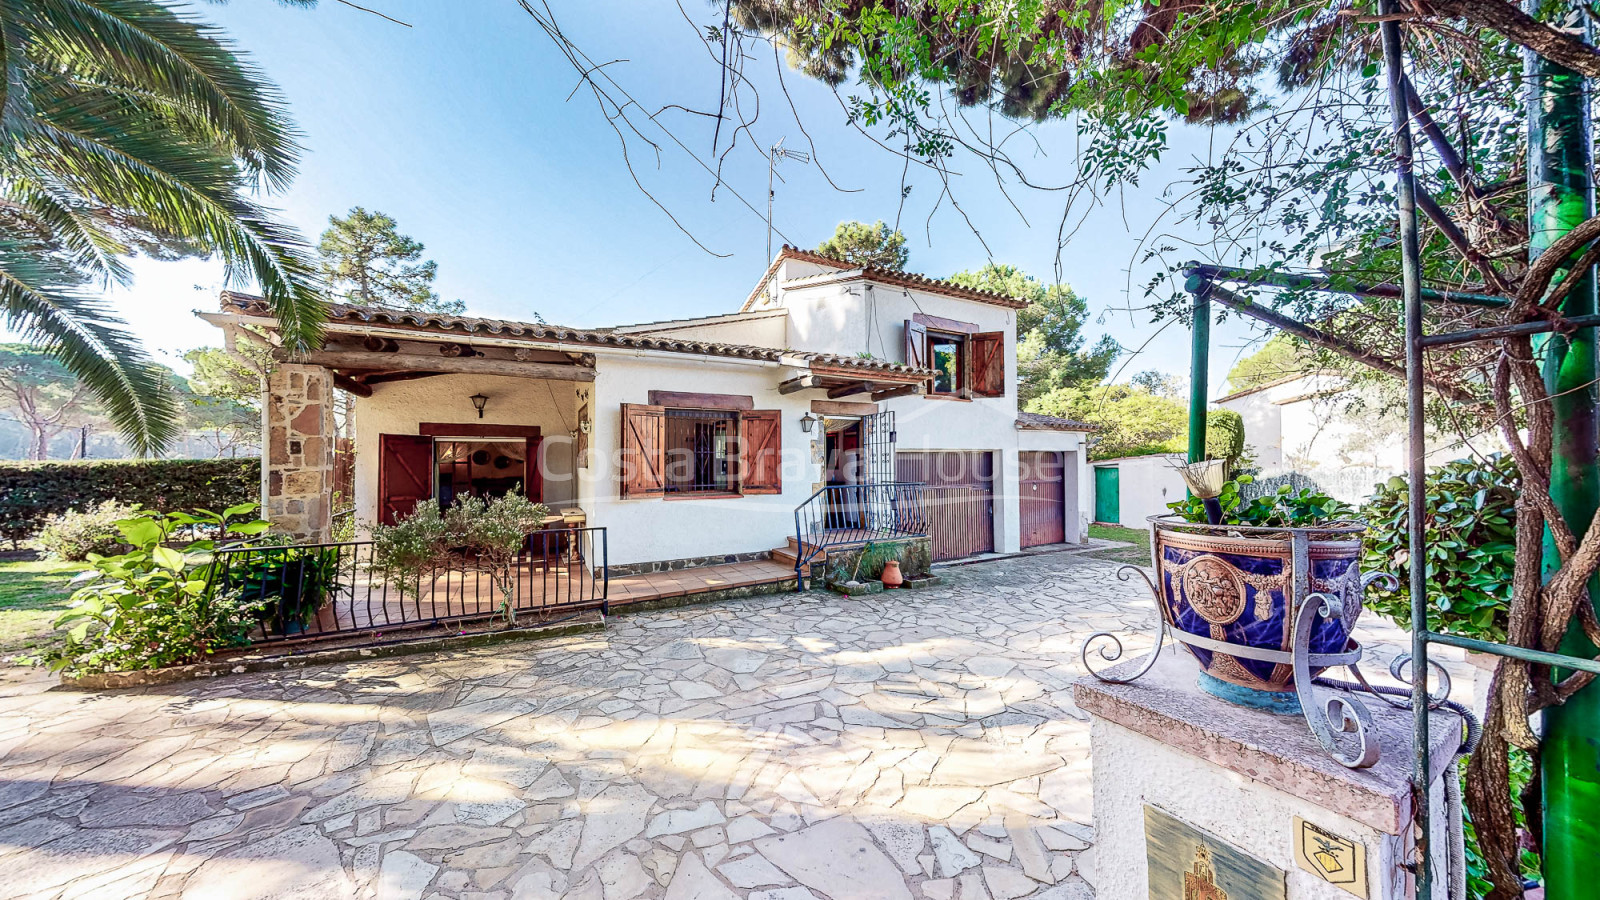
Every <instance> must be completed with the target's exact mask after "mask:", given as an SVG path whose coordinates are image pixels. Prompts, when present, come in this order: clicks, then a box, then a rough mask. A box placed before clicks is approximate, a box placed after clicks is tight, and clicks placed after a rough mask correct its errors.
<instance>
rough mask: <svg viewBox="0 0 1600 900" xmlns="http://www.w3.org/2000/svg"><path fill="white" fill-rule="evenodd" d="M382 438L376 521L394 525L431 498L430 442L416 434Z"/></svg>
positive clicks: (431, 467) (431, 448)
mask: <svg viewBox="0 0 1600 900" xmlns="http://www.w3.org/2000/svg"><path fill="white" fill-rule="evenodd" d="M381 437H382V439H383V440H382V444H383V453H382V455H381V456H379V457H378V521H379V522H381V523H382V524H384V525H393V524H395V523H396V522H397V521H399V520H400V519H402V518H404V517H406V516H409V515H411V511H412V510H413V509H416V508H417V503H418V502H419V501H422V500H426V499H428V498H429V497H432V496H433V438H431V437H428V436H425V435H415V434H385V435H381Z"/></svg>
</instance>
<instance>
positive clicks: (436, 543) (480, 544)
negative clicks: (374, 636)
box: [372, 492, 550, 625]
mask: <svg viewBox="0 0 1600 900" xmlns="http://www.w3.org/2000/svg"><path fill="white" fill-rule="evenodd" d="M549 514H550V511H549V510H548V509H547V508H546V507H545V505H544V504H543V503H534V502H533V501H531V500H529V499H528V498H527V497H524V496H523V495H522V494H520V493H516V492H512V493H509V494H504V495H502V496H499V497H495V498H494V499H492V500H484V499H483V498H481V497H460V498H457V500H456V502H455V505H453V506H451V507H450V508H449V509H447V510H443V511H441V510H440V509H439V501H437V500H424V501H422V502H421V503H418V504H417V508H416V509H415V510H414V511H413V512H412V513H411V515H409V516H407V517H405V518H404V519H401V520H400V521H399V522H398V523H396V524H394V525H387V526H386V525H380V526H378V527H376V528H374V529H373V532H372V554H373V559H374V564H375V565H376V566H378V567H379V568H381V569H385V570H387V571H389V572H393V573H395V574H396V575H398V576H400V581H401V583H402V584H405V583H406V582H410V583H411V584H414V585H416V588H415V589H417V590H420V588H421V579H422V573H423V572H424V571H427V570H429V569H432V568H434V567H449V566H451V565H456V566H469V567H472V568H476V569H478V570H480V571H482V572H484V573H485V574H487V575H488V576H489V580H490V581H491V582H493V584H494V586H495V588H496V589H498V590H499V591H500V597H501V602H500V611H501V614H502V615H504V616H505V620H506V623H507V624H508V625H515V624H516V621H517V613H516V606H515V604H514V603H513V602H512V597H513V591H514V588H515V583H514V581H513V578H514V570H513V567H514V566H515V565H516V561H517V556H518V555H519V554H520V553H521V552H522V548H523V547H524V546H525V544H526V542H527V539H528V535H529V534H530V533H532V532H533V531H536V530H537V529H538V528H539V526H540V525H543V524H544V520H545V517H546V516H547V515H549Z"/></svg>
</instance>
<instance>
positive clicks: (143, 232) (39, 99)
mask: <svg viewBox="0 0 1600 900" xmlns="http://www.w3.org/2000/svg"><path fill="white" fill-rule="evenodd" d="M289 3H290V4H291V5H308V4H306V3H305V2H304V0H289ZM0 67H3V69H4V73H3V74H4V79H3V81H0V313H3V315H4V317H5V321H6V324H7V325H8V326H9V327H11V328H12V329H15V330H18V331H21V332H23V333H24V334H25V335H26V336H27V338H28V339H29V340H30V341H32V342H34V343H36V344H39V345H42V346H43V347H45V348H46V349H47V350H48V351H49V352H50V353H52V354H53V355H55V356H56V357H57V358H59V359H60V360H61V361H62V362H63V363H64V364H65V365H66V366H67V367H68V368H69V369H70V370H71V371H72V372H73V373H74V374H75V375H77V376H78V377H79V378H80V379H82V380H83V382H84V383H85V384H87V385H88V386H89V388H90V390H91V391H93V392H94V394H95V395H96V396H97V397H98V398H99V399H100V401H101V402H102V403H103V405H104V407H105V409H106V411H107V412H108V414H109V416H110V418H111V419H112V421H113V422H114V423H115V424H116V425H117V427H118V428H120V429H121V430H122V431H123V432H124V433H125V434H126V435H127V437H128V440H129V443H130V444H131V445H132V446H133V447H134V448H135V449H136V450H138V451H139V452H141V453H154V452H158V451H159V450H160V449H161V448H162V447H164V446H166V444H167V443H168V442H169V441H170V440H171V439H172V438H173V436H174V434H175V432H176V430H177V427H178V426H177V422H178V416H177V405H176V403H175V402H174V399H173V395H172V392H171V391H170V389H169V387H168V385H167V381H166V377H165V375H164V374H163V373H162V372H161V371H160V370H159V369H157V368H156V367H155V366H154V365H153V364H152V363H151V361H150V360H149V358H148V357H147V356H146V355H145V354H144V352H143V351H142V350H141V349H140V347H139V345H138V342H137V341H136V340H135V339H134V338H132V337H131V336H130V335H128V334H127V333H126V332H125V331H124V330H123V328H122V324H123V323H122V322H121V320H119V319H117V318H116V317H115V316H113V315H112V314H111V312H110V310H109V309H108V308H107V307H106V305H105V304H104V302H103V301H102V300H100V299H98V297H97V295H98V294H99V293H100V290H101V289H103V288H105V287H108V286H109V285H111V284H113V283H127V281H128V280H129V271H128V268H127V265H126V260H127V258H128V257H130V256H131V255H132V254H134V253H136V252H146V253H151V254H155V255H171V254H174V253H188V254H193V253H199V254H215V255H217V256H219V257H220V258H221V259H222V260H223V261H224V262H225V263H226V264H227V274H228V279H229V281H230V282H231V283H239V282H245V281H249V280H254V281H255V282H256V284H257V285H258V288H259V290H260V291H261V293H262V294H263V295H264V296H265V297H266V298H267V300H268V301H269V302H270V303H271V305H272V309H273V312H274V314H275V315H276V317H277V318H278V321H279V323H280V325H281V328H282V333H283V335H284V338H285V341H286V343H287V344H288V345H290V347H291V348H295V349H297V348H300V347H305V346H308V345H310V344H312V343H313V342H314V341H315V340H316V339H317V338H318V336H319V334H320V327H321V326H320V322H321V318H322V314H323V313H322V299H321V297H322V286H321V282H320V280H319V279H318V276H317V273H316V266H315V263H314V262H313V260H312V258H311V255H310V252H309V248H308V247H307V245H306V244H305V243H304V241H303V240H302V239H301V238H300V237H299V236H298V235H297V234H295V233H294V232H293V231H292V230H291V229H289V228H287V227H285V226H282V225H279V224H277V223H276V222H274V221H273V218H272V215H271V213H270V211H269V210H267V209H265V208H263V207H262V206H260V205H259V204H258V203H256V202H255V201H254V200H252V199H251V196H252V195H253V194H254V193H255V191H257V190H258V189H261V188H266V189H268V190H274V189H281V188H283V187H285V186H286V185H287V184H288V182H289V180H290V179H291V178H292V177H293V175H294V171H295V165H296V162H297V160H298V156H299V147H298V146H297V143H296V135H295V132H294V129H293V126H292V125H291V123H290V122H289V120H288V117H287V115H286V113H285V110H284V102H283V99H282V97H281V96H280V95H279V94H278V92H277V90H276V89H275V88H274V87H273V86H272V85H271V84H269V83H268V82H267V81H266V80H265V79H264V78H263V77H262V75H261V73H260V72H259V71H258V70H257V69H256V68H255V67H254V66H252V65H251V64H250V63H249V62H248V61H247V60H246V59H245V58H244V57H243V55H242V54H240V53H239V52H237V51H236V50H235V49H234V47H233V44H232V42H231V41H229V40H227V39H226V38H224V37H223V35H222V34H221V33H220V31H219V30H218V29H216V28H215V27H213V26H210V25H207V24H205V23H203V22H200V21H197V20H195V19H193V18H191V17H189V16H188V15H187V14H184V13H180V12H178V11H175V10H174V9H172V8H169V7H168V6H166V5H164V4H163V3H159V2H155V0H0Z"/></svg>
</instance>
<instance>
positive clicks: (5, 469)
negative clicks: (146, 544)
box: [0, 459, 261, 547]
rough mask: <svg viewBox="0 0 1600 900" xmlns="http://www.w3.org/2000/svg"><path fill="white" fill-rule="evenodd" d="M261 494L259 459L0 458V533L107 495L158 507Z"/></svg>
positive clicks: (224, 502) (230, 502) (18, 537)
mask: <svg viewBox="0 0 1600 900" xmlns="http://www.w3.org/2000/svg"><path fill="white" fill-rule="evenodd" d="M260 494H261V461H260V460H259V459H126V460H124V459H116V460H111V459H106V460H101V459H96V460H80V461H71V462H5V463H0V538H3V539H5V540H7V541H10V542H11V543H12V546H13V547H15V546H16V544H17V543H18V542H20V541H24V540H27V539H28V538H31V537H33V536H34V535H35V534H37V533H38V531H39V529H41V528H43V527H44V526H45V524H46V522H47V521H48V520H49V518H50V517H51V516H56V515H61V514H63V513H67V512H70V511H72V510H75V509H78V510H82V509H88V508H90V507H92V506H96V505H98V504H100V503H103V502H105V501H107V500H114V501H116V502H118V503H122V504H126V505H128V506H137V507H140V508H143V509H149V510H155V511H158V512H173V511H177V510H179V509H194V508H196V507H199V508H203V509H225V508H227V507H230V506H236V505H238V504H241V503H249V502H254V501H256V500H258V499H260Z"/></svg>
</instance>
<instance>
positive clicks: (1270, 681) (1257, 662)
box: [1151, 519, 1362, 712]
mask: <svg viewBox="0 0 1600 900" xmlns="http://www.w3.org/2000/svg"><path fill="white" fill-rule="evenodd" d="M1360 529H1361V526H1360V525H1359V523H1348V524H1347V523H1340V524H1339V525H1337V526H1329V527H1328V528H1325V529H1288V528H1279V529H1267V528H1260V529H1250V528H1238V527H1236V526H1234V527H1230V526H1225V525H1223V526H1211V525H1191V524H1187V523H1182V522H1177V521H1174V520H1170V519H1168V520H1161V519H1153V520H1152V521H1151V531H1152V537H1153V538H1154V542H1155V548H1156V553H1155V556H1156V565H1157V584H1158V586H1159V589H1160V594H1161V601H1162V610H1161V612H1162V615H1163V616H1164V617H1165V618H1166V620H1167V625H1168V626H1169V627H1170V628H1171V629H1172V630H1173V631H1174V632H1175V634H1174V637H1176V638H1177V639H1178V640H1179V641H1182V642H1183V643H1184V644H1185V645H1186V646H1187V647H1188V649H1189V651H1190V652H1191V653H1192V654H1193V655H1194V657H1195V659H1197V660H1198V661H1199V662H1200V669H1201V675H1200V686H1201V688H1202V689H1204V690H1206V691H1207V692H1208V693H1211V694H1214V695H1216V696H1219V697H1221V698H1223V699H1225V700H1229V701H1232V702H1235V703H1242V704H1244V705H1248V706H1255V707H1260V708H1265V709H1274V710H1278V711H1281V712H1296V711H1298V709H1299V703H1298V702H1297V700H1296V698H1295V693H1294V691H1295V680H1294V666H1293V665H1292V664H1291V663H1290V662H1289V661H1288V660H1287V659H1286V658H1282V657H1284V656H1286V655H1287V654H1291V653H1293V652H1294V650H1295V649H1296V638H1297V637H1299V635H1297V634H1296V627H1297V621H1304V622H1305V623H1306V625H1305V626H1304V628H1305V630H1306V632H1307V636H1306V638H1305V639H1304V640H1303V641H1302V642H1301V643H1303V644H1305V645H1306V651H1307V652H1309V654H1311V656H1309V657H1308V659H1312V658H1313V657H1320V659H1317V660H1314V661H1313V663H1312V665H1311V666H1310V668H1309V671H1310V673H1311V674H1312V676H1315V675H1316V674H1317V673H1319V672H1321V671H1322V670H1323V669H1324V668H1327V667H1328V666H1329V665H1333V664H1343V663H1335V662H1333V661H1332V660H1331V659H1330V657H1332V656H1333V655H1335V654H1347V653H1351V652H1355V651H1357V650H1358V647H1357V646H1356V645H1355V643H1354V642H1353V641H1351V639H1350V630H1351V629H1352V628H1353V627H1354V626H1355V623H1356V619H1357V618H1358V617H1359V616H1360V615H1361V608H1362V578H1361V570H1360V560H1361V539H1360ZM1296 544H1298V545H1299V552H1298V553H1297V552H1296ZM1297 565H1298V566H1303V567H1304V569H1305V571H1304V572H1298V571H1297ZM1302 577H1303V581H1301V583H1300V585H1299V586H1298V588H1297V586H1296V581H1297V579H1300V578H1302ZM1297 592H1298V599H1297ZM1307 598H1309V599H1307ZM1324 598H1332V599H1333V600H1334V601H1335V602H1334V603H1332V604H1327V605H1326V610H1324V606H1325V604H1324V602H1323V599H1324ZM1308 604H1309V605H1310V607H1314V610H1313V609H1312V608H1308ZM1302 613H1303V615H1302ZM1325 613H1326V614H1325ZM1227 645H1236V646H1239V647H1241V648H1249V649H1251V650H1256V651H1276V653H1277V654H1278V655H1279V656H1280V659H1279V660H1271V659H1268V660H1263V659H1252V658H1248V657H1246V656H1242V655H1234V654H1231V653H1229V652H1227V650H1228V647H1227ZM1316 662H1321V663H1322V665H1320V666H1319V665H1317V664H1316Z"/></svg>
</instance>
